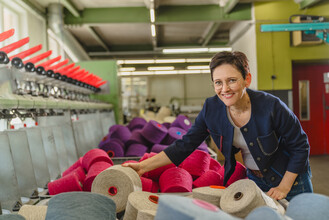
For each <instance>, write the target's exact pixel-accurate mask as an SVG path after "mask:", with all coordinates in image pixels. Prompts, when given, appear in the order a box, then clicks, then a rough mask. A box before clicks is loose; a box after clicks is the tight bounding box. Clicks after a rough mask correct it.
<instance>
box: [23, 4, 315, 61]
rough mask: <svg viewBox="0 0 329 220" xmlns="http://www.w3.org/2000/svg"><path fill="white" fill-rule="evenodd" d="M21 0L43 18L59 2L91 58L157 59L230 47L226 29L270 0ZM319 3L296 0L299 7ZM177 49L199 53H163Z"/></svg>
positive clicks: (68, 25) (204, 54) (248, 17)
mask: <svg viewBox="0 0 329 220" xmlns="http://www.w3.org/2000/svg"><path fill="white" fill-rule="evenodd" d="M23 1H24V2H25V3H27V4H29V5H30V6H32V7H33V8H34V9H35V10H38V11H39V13H42V14H43V15H44V16H45V17H46V16H47V8H48V6H49V4H62V5H63V8H64V10H63V17H64V26H65V28H66V29H68V30H69V32H71V34H72V35H73V36H74V37H75V38H76V40H77V41H78V42H79V43H80V45H81V46H82V47H83V49H84V50H85V51H86V53H87V54H88V55H89V57H90V58H91V59H133V58H134V59H136V58H138V59H142V58H143V59H149V58H152V59H155V58H167V57H170V58H178V57H185V58H189V57H190V58H193V57H198V58H209V57H210V56H211V55H212V54H213V53H209V49H207V48H219V47H224V48H225V47H230V45H231V44H232V43H233V42H232V39H230V36H229V34H230V28H232V27H233V26H234V25H235V24H236V23H238V22H240V21H251V20H252V10H251V9H252V3H253V2H255V1H262V2H264V1H269V0H23ZM271 1H273V0H271ZM281 1H282V0H281ZM319 1H321V0H295V2H296V3H299V4H300V6H301V7H308V6H309V5H312V4H314V3H317V2H319ZM178 48H198V49H203V51H202V52H200V53H193V54H192V53H185V54H182V53H180V54H177V53H176V54H175V53H174V54H166V53H163V51H164V49H178Z"/></svg>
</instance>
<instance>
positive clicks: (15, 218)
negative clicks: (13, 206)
mask: <svg viewBox="0 0 329 220" xmlns="http://www.w3.org/2000/svg"><path fill="white" fill-rule="evenodd" d="M0 220H26V218H24V217H23V216H22V215H18V214H5V215H0Z"/></svg>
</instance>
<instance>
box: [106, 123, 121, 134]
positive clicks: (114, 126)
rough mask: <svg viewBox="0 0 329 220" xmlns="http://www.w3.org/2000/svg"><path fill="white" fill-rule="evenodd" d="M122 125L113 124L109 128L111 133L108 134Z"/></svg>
mask: <svg viewBox="0 0 329 220" xmlns="http://www.w3.org/2000/svg"><path fill="white" fill-rule="evenodd" d="M120 126H122V125H112V126H111V127H110V128H109V133H108V135H111V134H112V133H113V132H114V131H115V130H116V129H117V128H118V127H120Z"/></svg>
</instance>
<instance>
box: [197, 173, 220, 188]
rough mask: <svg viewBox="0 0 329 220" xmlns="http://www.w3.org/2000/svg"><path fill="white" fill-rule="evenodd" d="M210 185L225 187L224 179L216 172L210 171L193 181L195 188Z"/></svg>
mask: <svg viewBox="0 0 329 220" xmlns="http://www.w3.org/2000/svg"><path fill="white" fill-rule="evenodd" d="M210 185H218V186H222V185H223V177H222V176H221V175H220V174H219V173H217V172H216V171H214V170H208V171H207V172H205V173H204V174H202V175H201V176H200V177H199V178H197V179H196V180H194V181H193V187H194V188H198V187H203V186H210Z"/></svg>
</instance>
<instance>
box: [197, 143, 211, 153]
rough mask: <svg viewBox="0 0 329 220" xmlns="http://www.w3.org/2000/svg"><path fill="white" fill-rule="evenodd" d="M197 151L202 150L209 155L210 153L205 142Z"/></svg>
mask: <svg viewBox="0 0 329 220" xmlns="http://www.w3.org/2000/svg"><path fill="white" fill-rule="evenodd" d="M197 150H202V151H204V152H206V153H209V151H208V145H207V144H206V143H205V142H202V144H200V146H199V147H197Z"/></svg>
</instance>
